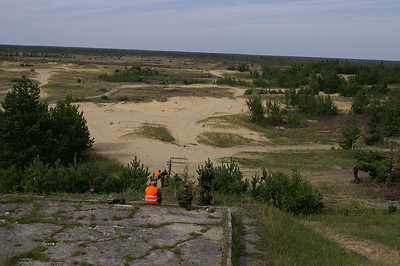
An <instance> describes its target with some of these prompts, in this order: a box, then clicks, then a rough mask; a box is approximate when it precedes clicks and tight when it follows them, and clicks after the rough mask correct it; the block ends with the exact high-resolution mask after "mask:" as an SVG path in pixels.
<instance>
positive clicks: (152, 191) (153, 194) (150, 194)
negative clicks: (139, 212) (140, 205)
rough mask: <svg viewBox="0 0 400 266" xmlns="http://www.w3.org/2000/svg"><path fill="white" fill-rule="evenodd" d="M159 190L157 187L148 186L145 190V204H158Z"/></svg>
mask: <svg viewBox="0 0 400 266" xmlns="http://www.w3.org/2000/svg"><path fill="white" fill-rule="evenodd" d="M157 190H158V188H156V187H155V186H148V187H147V188H146V190H145V192H146V197H145V199H144V201H145V202H147V203H150V204H156V203H157Z"/></svg>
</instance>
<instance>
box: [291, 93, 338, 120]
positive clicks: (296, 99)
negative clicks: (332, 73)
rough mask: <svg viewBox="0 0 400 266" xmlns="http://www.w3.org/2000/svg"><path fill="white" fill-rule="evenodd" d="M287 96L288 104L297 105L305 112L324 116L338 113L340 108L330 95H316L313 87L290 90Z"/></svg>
mask: <svg viewBox="0 0 400 266" xmlns="http://www.w3.org/2000/svg"><path fill="white" fill-rule="evenodd" d="M285 98H286V104H287V105H288V106H297V107H298V108H299V110H300V111H301V112H302V113H305V114H310V115H316V116H322V115H336V114H337V113H338V108H337V107H336V105H335V104H334V102H333V100H332V98H331V97H330V96H329V95H327V96H320V95H316V94H315V91H313V90H311V89H300V90H298V91H295V90H294V89H292V90H288V91H287V92H286V93H285Z"/></svg>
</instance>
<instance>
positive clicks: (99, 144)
mask: <svg viewBox="0 0 400 266" xmlns="http://www.w3.org/2000/svg"><path fill="white" fill-rule="evenodd" d="M79 109H80V110H81V111H83V113H84V116H85V118H86V119H87V123H88V127H89V131H90V133H91V136H92V137H94V138H95V144H94V145H93V148H94V149H95V150H96V151H97V152H98V153H100V154H102V155H104V156H107V157H110V158H115V159H117V160H119V161H120V162H121V163H123V164H127V163H129V162H130V161H132V160H133V159H134V157H135V156H137V157H138V159H139V160H140V161H141V162H142V163H143V164H144V165H145V166H148V167H149V169H150V171H152V172H155V171H157V170H158V169H161V168H166V167H167V164H166V162H167V161H168V160H169V158H170V157H183V158H187V159H188V165H189V168H191V169H192V170H193V169H195V168H197V165H198V164H202V163H203V162H204V161H206V160H207V159H208V158H210V159H211V160H215V159H217V158H221V157H225V156H231V155H234V154H235V153H236V152H237V151H238V149H237V148H235V149H229V148H228V149H220V148H213V147H209V146H205V145H201V144H199V143H198V142H197V136H198V135H200V134H201V133H202V132H206V131H215V129H213V128H212V126H211V125H208V124H207V123H199V121H200V120H202V119H205V118H208V117H212V116H220V115H225V114H238V113H242V112H245V111H247V107H246V102H245V100H244V99H228V98H199V97H173V98H170V99H168V100H167V101H165V102H157V101H153V102H149V103H109V104H108V103H102V104H95V103H81V104H79ZM145 123H149V124H157V125H163V126H165V127H167V128H168V129H169V130H170V132H171V134H172V136H173V137H174V138H175V143H174V144H171V143H165V142H162V141H157V140H151V139H146V138H141V137H138V136H132V135H129V136H128V137H127V136H126V135H128V134H131V133H133V132H135V130H137V129H138V128H139V127H140V126H141V125H143V124H145ZM229 131H230V132H232V129H229ZM235 131H236V132H239V131H240V132H241V134H246V133H247V134H250V133H249V132H245V131H246V130H244V129H233V132H235ZM255 148H256V149H258V148H257V147H255Z"/></svg>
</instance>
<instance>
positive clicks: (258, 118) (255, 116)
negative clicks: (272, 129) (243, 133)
mask: <svg viewBox="0 0 400 266" xmlns="http://www.w3.org/2000/svg"><path fill="white" fill-rule="evenodd" d="M246 104H247V107H249V110H250V120H251V121H252V122H255V123H256V124H260V125H263V124H264V123H265V117H264V115H265V112H266V109H265V107H264V106H263V104H262V100H261V97H260V96H259V95H258V96H257V97H252V98H250V99H248V100H246Z"/></svg>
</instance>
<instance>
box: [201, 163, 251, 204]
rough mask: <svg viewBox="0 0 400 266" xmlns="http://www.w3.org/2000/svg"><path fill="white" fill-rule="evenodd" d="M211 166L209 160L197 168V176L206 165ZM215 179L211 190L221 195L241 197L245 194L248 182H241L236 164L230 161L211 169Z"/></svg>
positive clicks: (240, 173)
mask: <svg viewBox="0 0 400 266" xmlns="http://www.w3.org/2000/svg"><path fill="white" fill-rule="evenodd" d="M207 164H211V162H210V159H209V160H208V162H206V163H205V165H203V166H201V167H200V166H198V169H197V173H198V174H199V176H200V175H201V173H202V172H203V171H204V170H205V168H206V165H207ZM211 165H212V164H211ZM211 169H212V170H213V171H214V175H215V179H214V180H213V181H212V188H213V190H214V191H216V192H220V193H223V194H233V195H235V196H238V197H239V196H242V195H244V194H246V193H247V189H248V187H249V185H250V184H249V181H248V180H246V181H243V174H242V172H241V171H240V169H239V167H238V165H237V163H236V162H234V161H233V159H232V158H231V161H230V162H228V163H222V165H221V166H218V167H213V166H211Z"/></svg>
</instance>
